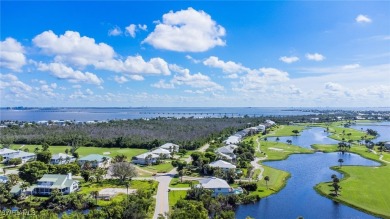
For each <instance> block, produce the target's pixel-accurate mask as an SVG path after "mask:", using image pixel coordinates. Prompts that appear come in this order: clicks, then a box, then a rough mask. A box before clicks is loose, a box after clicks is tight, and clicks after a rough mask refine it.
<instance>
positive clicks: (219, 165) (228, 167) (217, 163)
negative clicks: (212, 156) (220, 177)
mask: <svg viewBox="0 0 390 219" xmlns="http://www.w3.org/2000/svg"><path fill="white" fill-rule="evenodd" d="M209 166H211V167H214V168H221V169H222V170H223V171H228V170H231V169H236V165H233V164H231V163H229V162H226V161H224V160H217V161H214V162H211V163H210V164H209Z"/></svg>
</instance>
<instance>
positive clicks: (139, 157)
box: [135, 152, 160, 159]
mask: <svg viewBox="0 0 390 219" xmlns="http://www.w3.org/2000/svg"><path fill="white" fill-rule="evenodd" d="M148 155H152V158H159V157H160V156H158V155H157V154H153V153H152V152H146V153H143V154H140V155H138V156H135V157H136V158H138V159H145V158H146V157H147V156H148Z"/></svg>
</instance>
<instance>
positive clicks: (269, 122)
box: [265, 119, 276, 127]
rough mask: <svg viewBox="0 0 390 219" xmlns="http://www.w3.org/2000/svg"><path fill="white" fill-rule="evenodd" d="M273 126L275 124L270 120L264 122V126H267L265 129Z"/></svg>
mask: <svg viewBox="0 0 390 219" xmlns="http://www.w3.org/2000/svg"><path fill="white" fill-rule="evenodd" d="M275 124H276V123H275V122H274V121H272V120H269V119H267V120H265V126H267V127H269V126H273V125H275Z"/></svg>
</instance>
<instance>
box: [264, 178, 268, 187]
mask: <svg viewBox="0 0 390 219" xmlns="http://www.w3.org/2000/svg"><path fill="white" fill-rule="evenodd" d="M264 180H265V185H266V186H267V189H268V181H269V176H265V177H264Z"/></svg>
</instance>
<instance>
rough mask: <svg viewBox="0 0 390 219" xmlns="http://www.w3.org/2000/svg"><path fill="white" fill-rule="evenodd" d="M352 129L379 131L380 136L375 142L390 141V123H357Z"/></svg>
mask: <svg viewBox="0 0 390 219" xmlns="http://www.w3.org/2000/svg"><path fill="white" fill-rule="evenodd" d="M351 128H353V129H356V130H359V131H366V130H367V129H372V130H375V131H377V132H378V134H379V136H378V137H377V138H375V139H374V140H373V142H375V143H377V142H380V141H390V122H374V123H356V124H354V125H351Z"/></svg>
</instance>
